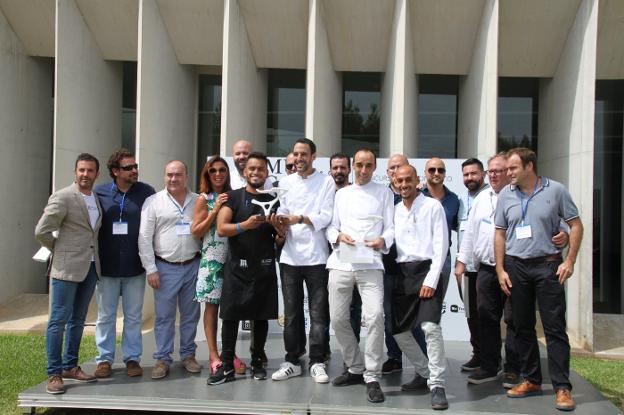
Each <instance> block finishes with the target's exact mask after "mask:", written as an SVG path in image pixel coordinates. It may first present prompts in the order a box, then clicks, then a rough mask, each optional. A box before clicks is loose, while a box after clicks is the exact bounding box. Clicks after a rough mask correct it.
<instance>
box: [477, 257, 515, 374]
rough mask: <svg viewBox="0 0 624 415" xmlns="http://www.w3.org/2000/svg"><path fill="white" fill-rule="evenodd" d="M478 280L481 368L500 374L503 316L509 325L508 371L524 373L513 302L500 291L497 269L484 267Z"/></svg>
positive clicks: (506, 367)
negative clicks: (517, 347) (517, 345)
mask: <svg viewBox="0 0 624 415" xmlns="http://www.w3.org/2000/svg"><path fill="white" fill-rule="evenodd" d="M476 280H477V287H476V289H477V307H478V309H479V337H480V339H481V369H482V370H484V371H486V372H487V373H496V372H498V367H499V364H500V361H501V343H502V342H501V329H500V321H501V317H504V319H505V324H506V325H507V335H506V336H505V365H504V370H505V372H511V373H517V374H519V373H520V357H519V356H518V351H517V349H516V344H515V337H516V329H515V326H514V323H513V313H512V310H511V301H508V299H507V296H506V295H505V293H503V291H502V290H501V288H500V284H499V283H498V276H497V275H496V268H495V267H493V266H491V265H486V264H481V266H480V267H479V273H478V276H477V278H476Z"/></svg>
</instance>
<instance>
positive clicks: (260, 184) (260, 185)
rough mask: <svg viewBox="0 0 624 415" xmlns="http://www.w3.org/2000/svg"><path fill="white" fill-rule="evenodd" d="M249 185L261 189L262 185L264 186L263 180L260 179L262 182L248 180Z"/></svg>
mask: <svg viewBox="0 0 624 415" xmlns="http://www.w3.org/2000/svg"><path fill="white" fill-rule="evenodd" d="M248 183H249V186H251V187H253V188H254V189H261V188H262V187H264V181H262V183H252V182H248Z"/></svg>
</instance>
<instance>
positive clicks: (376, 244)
mask: <svg viewBox="0 0 624 415" xmlns="http://www.w3.org/2000/svg"><path fill="white" fill-rule="evenodd" d="M364 245H366V246H368V247H369V248H373V249H374V250H377V251H379V250H382V249H384V247H385V246H386V241H385V240H384V238H382V237H381V236H380V237H379V238H375V239H373V240H371V241H364Z"/></svg>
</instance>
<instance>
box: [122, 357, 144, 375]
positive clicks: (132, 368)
mask: <svg viewBox="0 0 624 415" xmlns="http://www.w3.org/2000/svg"><path fill="white" fill-rule="evenodd" d="M126 369H127V370H128V376H130V377H131V378H134V377H138V376H143V368H142V367H141V365H140V364H139V362H135V361H134V360H128V361H127V362H126Z"/></svg>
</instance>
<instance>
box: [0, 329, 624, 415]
mask: <svg viewBox="0 0 624 415" xmlns="http://www.w3.org/2000/svg"><path fill="white" fill-rule="evenodd" d="M96 353H97V350H96V348H95V340H94V338H93V336H85V337H84V338H83V339H82V344H81V346H80V360H81V362H83V361H86V360H91V359H93V357H95V355H96ZM571 366H572V368H573V369H574V370H575V371H576V372H578V373H579V374H580V375H581V376H583V377H584V378H585V379H587V380H588V381H589V382H591V383H592V384H593V385H594V386H595V387H596V388H598V389H599V390H600V392H602V394H604V395H605V396H606V397H607V398H608V399H609V400H611V402H613V403H614V404H615V405H616V406H617V407H618V408H620V409H622V410H624V361H614V360H600V359H594V358H587V357H574V358H572V362H571ZM45 367H46V356H45V338H44V336H42V335H39V334H25V335H0V414H21V413H22V412H21V410H20V408H18V407H17V406H16V403H17V395H18V393H19V392H21V391H22V390H24V389H26V388H28V387H31V386H34V385H36V384H38V383H40V382H43V381H44V380H45V379H46V378H47V376H46V374H45ZM37 412H41V413H46V414H50V415H53V414H54V415H56V414H61V413H69V414H78V413H80V414H84V413H85V411H84V410H79V411H78V412H76V411H66V410H54V409H48V410H46V409H39V410H38V411H37ZM89 413H92V414H95V413H98V412H95V411H90V412H89ZM100 413H101V412H100Z"/></svg>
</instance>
